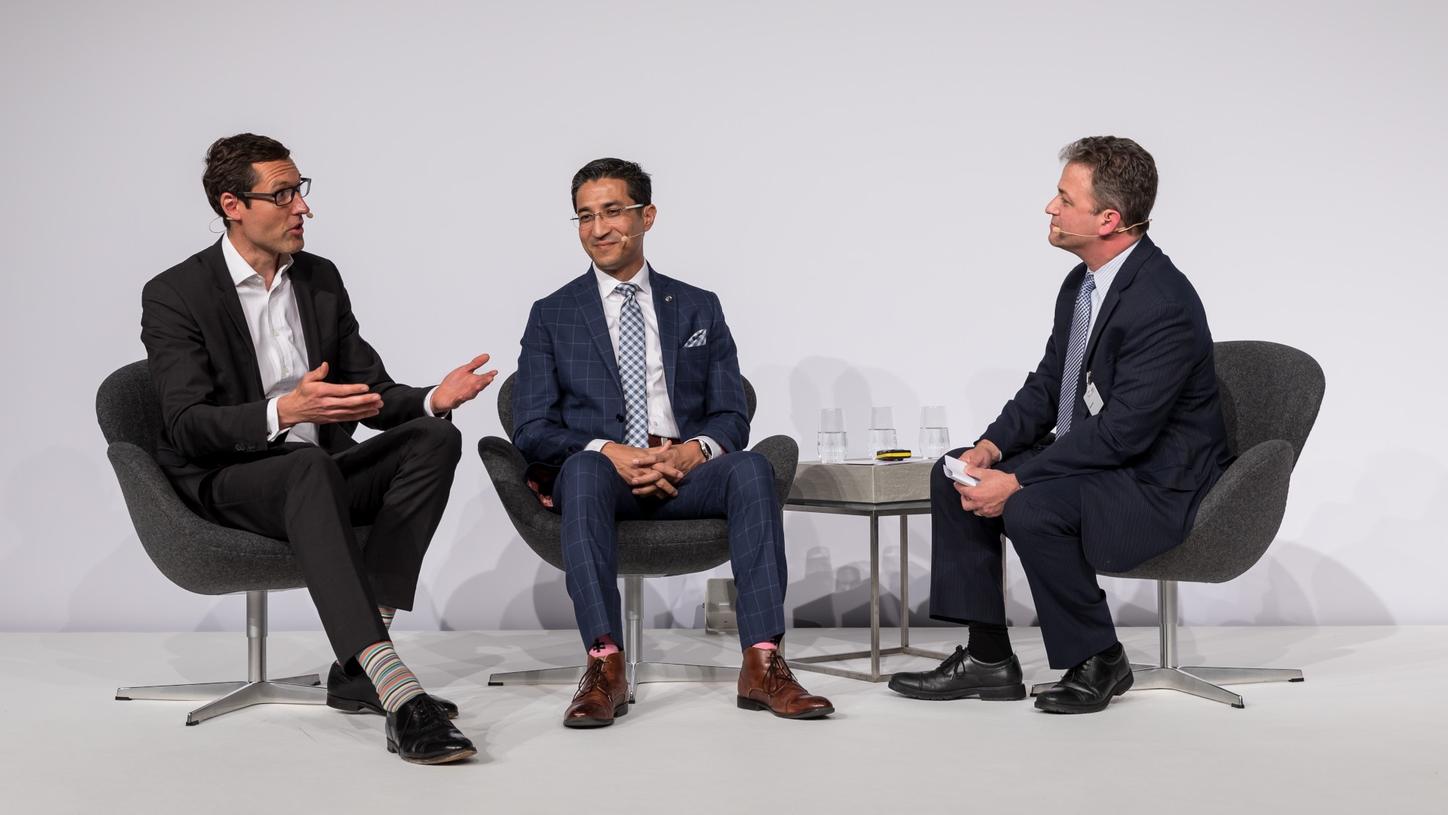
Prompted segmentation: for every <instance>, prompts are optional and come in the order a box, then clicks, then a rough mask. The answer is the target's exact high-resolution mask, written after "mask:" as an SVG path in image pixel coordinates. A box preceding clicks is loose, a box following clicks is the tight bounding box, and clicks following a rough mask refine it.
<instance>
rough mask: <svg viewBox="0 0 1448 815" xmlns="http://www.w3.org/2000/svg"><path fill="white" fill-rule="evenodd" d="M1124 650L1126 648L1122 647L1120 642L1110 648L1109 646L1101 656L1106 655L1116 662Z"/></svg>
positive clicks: (1108, 658)
mask: <svg viewBox="0 0 1448 815" xmlns="http://www.w3.org/2000/svg"><path fill="white" fill-rule="evenodd" d="M1124 650H1126V649H1124V648H1122V647H1121V643H1119V642H1118V643H1116V644H1115V645H1113V646H1111V647H1110V648H1107V649H1106V650H1105V651H1102V652H1101V656H1103V657H1106V659H1107V660H1109V661H1111V662H1115V661H1116V660H1118V659H1120V658H1121V653H1122V651H1124Z"/></svg>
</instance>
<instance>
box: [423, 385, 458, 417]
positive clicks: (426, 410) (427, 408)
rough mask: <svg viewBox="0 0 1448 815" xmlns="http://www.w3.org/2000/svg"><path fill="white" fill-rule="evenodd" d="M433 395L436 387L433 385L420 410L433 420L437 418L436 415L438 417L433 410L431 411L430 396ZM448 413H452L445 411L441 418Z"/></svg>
mask: <svg viewBox="0 0 1448 815" xmlns="http://www.w3.org/2000/svg"><path fill="white" fill-rule="evenodd" d="M434 393H437V386H436V385H433V386H432V390H430V391H428V392H427V398H425V399H423V400H422V410H423V412H424V413H426V414H427V415H429V416H432V417H433V418H437V415H438V414H437V411H435V410H433V409H432V395H433V394H434ZM448 413H452V411H451V410H449V411H447V413H444V414H442V415H443V416H446V415H447V414H448Z"/></svg>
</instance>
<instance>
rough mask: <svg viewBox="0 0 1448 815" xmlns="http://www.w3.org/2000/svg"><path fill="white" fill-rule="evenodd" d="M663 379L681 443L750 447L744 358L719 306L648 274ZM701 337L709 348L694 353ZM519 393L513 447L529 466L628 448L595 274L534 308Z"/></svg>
mask: <svg viewBox="0 0 1448 815" xmlns="http://www.w3.org/2000/svg"><path fill="white" fill-rule="evenodd" d="M649 281H650V286H651V288H652V289H653V301H654V313H655V314H656V315H657V316H658V322H659V344H660V347H661V350H662V351H663V357H664V380H665V382H666V383H667V385H668V390H669V402H670V404H671V405H672V406H673V409H674V419H675V420H676V421H677V422H678V424H679V434H680V436H681V437H682V438H686V439H687V438H692V437H694V436H708V437H710V438H712V439H714V440H715V441H717V442H719V444H721V445H723V447H724V449H725V450H726V451H733V450H743V449H744V447H745V445H747V444H748V443H749V418H748V416H749V414H748V407H747V405H746V402H745V399H744V384H743V382H742V381H741V380H740V378H739V357H738V353H737V351H736V349H735V346H734V338H733V336H731V335H730V333H729V326H728V325H726V324H725V322H724V310H723V309H722V308H721V307H720V305H719V298H718V297H717V296H715V295H714V293H713V292H708V291H705V290H703V289H700V288H696V287H694V286H690V285H688V284H687V283H681V282H679V281H677V280H674V279H672V278H669V277H665V276H664V275H661V274H659V273H658V272H657V271H656V270H655V269H654V268H653V266H650V267H649ZM700 329H706V330H707V335H706V336H707V340H706V342H705V343H704V344H703V345H700V346H698V347H694V348H685V347H683V346H684V343H686V342H687V341H688V340H689V338H690V337H692V336H693V335H694V334H695V333H696V332H697V331H699V330H700ZM522 344H523V348H522V351H521V352H520V353H519V355H518V375H517V381H516V383H515V384H514V386H513V443H514V444H515V445H516V446H517V447H518V449H519V450H520V451H521V452H522V453H523V457H524V458H526V459H527V460H528V462H529V463H530V464H533V463H542V464H550V465H555V466H561V465H562V464H563V461H564V459H566V458H568V457H569V456H571V455H573V454H574V453H577V452H578V451H580V450H582V449H584V448H585V447H586V446H588V443H589V442H590V441H593V440H594V439H612V440H615V441H622V440H623V432H624V405H623V386H622V384H621V383H620V381H619V374H618V362H617V360H616V359H615V358H614V353H613V341H612V340H611V339H610V338H609V335H608V323H607V322H606V321H605V319H604V316H603V302H602V301H601V300H600V299H599V296H598V283H597V279H596V278H595V277H594V274H593V270H592V268H591V267H590V269H589V270H588V271H586V272H584V273H583V275H582V276H580V277H578V278H576V279H574V280H573V281H571V282H569V283H568V284H567V285H565V286H564V287H563V288H561V289H559V290H558V291H555V292H553V293H552V294H550V295H548V296H547V297H544V298H543V299H542V300H539V301H538V302H536V303H534V304H533V310H532V312H531V313H530V314H529V315H528V326H527V328H526V329H524V331H523V343H522Z"/></svg>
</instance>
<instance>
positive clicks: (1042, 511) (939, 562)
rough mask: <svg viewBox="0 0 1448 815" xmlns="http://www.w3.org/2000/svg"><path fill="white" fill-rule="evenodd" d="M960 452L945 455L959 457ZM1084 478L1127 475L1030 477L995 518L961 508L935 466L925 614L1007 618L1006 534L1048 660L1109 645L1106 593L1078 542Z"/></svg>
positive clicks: (1058, 664)
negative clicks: (1004, 588)
mask: <svg viewBox="0 0 1448 815" xmlns="http://www.w3.org/2000/svg"><path fill="white" fill-rule="evenodd" d="M964 451H965V448H961V449H959V450H952V451H951V452H949V453H947V454H946V455H949V456H952V457H957V458H958V457H959V456H960V455H961V453H963V452H964ZM1033 455H1035V451H1027V452H1025V453H1022V454H1020V455H1017V456H1012V457H1011V458H1009V459H1006V460H1005V461H1002V462H1001V463H1000V464H998V465H996V467H995V469H998V470H1002V471H1004V472H1011V471H1013V470H1014V469H1015V468H1016V467H1018V466H1020V465H1021V464H1023V463H1024V462H1025V461H1027V460H1028V459H1029V458H1031V457H1032V456H1033ZM1084 478H1129V476H1128V475H1127V474H1126V473H1125V472H1124V471H1105V472H1101V473H1092V474H1090V475H1081V476H1069V477H1066V478H1056V479H1052V480H1050V481H1043V482H1040V483H1037V484H1032V485H1030V486H1028V487H1025V488H1024V489H1022V490H1020V491H1019V492H1017V493H1016V494H1014V495H1012V496H1011V497H1010V498H1009V499H1008V500H1007V501H1006V507H1005V512H1004V513H1002V514H1001V516H1000V517H998V518H981V517H979V516H977V515H975V514H974V513H971V512H966V511H965V510H964V509H962V508H961V506H960V493H958V492H956V491H955V487H954V483H955V482H953V481H951V480H950V479H949V478H948V477H947V476H946V475H945V473H944V472H943V468H942V467H935V468H934V469H933V470H932V471H931V475H930V519H931V541H930V542H931V559H930V616H931V617H933V618H935V619H939V620H948V621H951V622H958V623H969V622H978V623H992V624H996V625H1004V624H1005V621H1006V611H1005V596H1004V594H1002V589H1001V577H1000V576H1001V564H1002V560H1003V558H1004V557H1005V552H1004V549H1003V547H1002V544H1001V539H1000V536H1001V534H1002V533H1004V534H1005V535H1006V536H1007V537H1009V538H1010V539H1011V543H1012V544H1014V545H1015V548H1016V554H1017V555H1018V556H1019V557H1020V559H1021V566H1022V567H1023V568H1024V570H1025V572H1026V580H1027V581H1028V582H1029V583H1030V586H1031V597H1032V598H1033V599H1034V600H1035V603H1036V614H1037V616H1038V617H1039V618H1040V623H1041V637H1042V639H1043V640H1044V641H1045V645H1046V656H1047V658H1048V659H1049V660H1050V664H1051V667H1052V668H1059V669H1065V668H1070V667H1071V666H1073V665H1076V664H1078V663H1080V662H1083V661H1084V660H1086V658H1088V657H1090V656H1091V655H1093V654H1096V653H1099V652H1101V651H1104V650H1105V649H1107V648H1110V647H1111V646H1112V645H1113V644H1115V643H1116V627H1115V625H1114V624H1113V623H1112V621H1111V609H1110V608H1109V607H1108V606H1107V604H1106V593H1105V592H1103V591H1102V590H1101V585H1100V584H1099V583H1098V582H1097V580H1096V570H1095V569H1094V568H1092V566H1091V564H1090V563H1089V562H1087V560H1086V554H1085V552H1084V551H1083V550H1082V548H1081V486H1082V481H1081V479H1084Z"/></svg>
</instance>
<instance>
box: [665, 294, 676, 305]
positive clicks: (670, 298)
mask: <svg viewBox="0 0 1448 815" xmlns="http://www.w3.org/2000/svg"><path fill="white" fill-rule="evenodd" d="M664 302H665V303H672V302H674V295H672V294H666V295H664Z"/></svg>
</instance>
